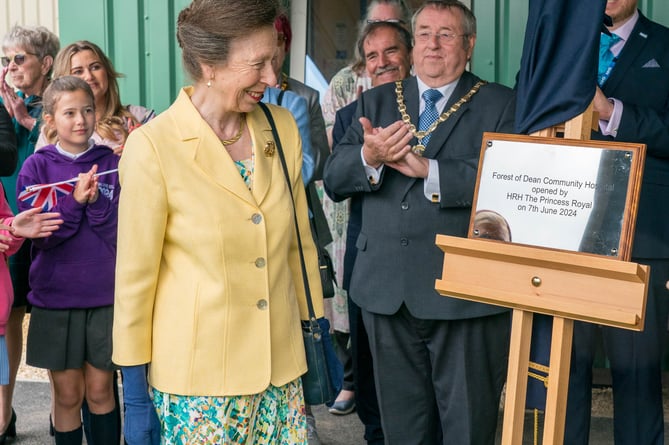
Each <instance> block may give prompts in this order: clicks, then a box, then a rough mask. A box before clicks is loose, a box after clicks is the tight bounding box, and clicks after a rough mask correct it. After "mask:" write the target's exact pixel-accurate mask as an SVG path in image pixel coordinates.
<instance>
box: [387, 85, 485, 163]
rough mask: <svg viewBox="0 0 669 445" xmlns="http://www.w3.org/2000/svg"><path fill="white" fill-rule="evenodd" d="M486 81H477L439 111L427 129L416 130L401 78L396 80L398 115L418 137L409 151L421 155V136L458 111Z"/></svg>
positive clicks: (422, 146)
mask: <svg viewBox="0 0 669 445" xmlns="http://www.w3.org/2000/svg"><path fill="white" fill-rule="evenodd" d="M486 83H488V82H486V81H485V80H480V81H478V82H477V83H476V85H474V86H473V87H472V89H471V90H469V91H468V92H467V94H465V95H464V96H462V97H461V98H460V100H459V101H457V102H456V103H454V104H453V106H452V107H451V108H449V109H448V110H447V111H444V112H443V113H441V116H439V118H438V119H437V120H436V121H434V122H432V125H430V127H429V128H428V129H427V130H425V131H418V130H416V126H415V125H414V124H412V123H411V117H409V115H408V114H407V107H406V105H405V103H404V94H403V93H402V81H401V80H398V81H396V82H395V94H396V95H397V108H398V110H399V112H400V115H402V121H403V122H404V123H406V124H409V131H411V133H412V134H413V135H414V136H416V138H417V139H418V144H417V145H414V146H413V147H411V151H413V152H414V153H415V154H417V155H418V156H423V152H424V151H425V145H423V138H425V136H427V135H428V134H430V133H432V132H433V131H434V130H436V129H437V126H438V125H439V124H440V123H442V122H444V121H445V120H446V119H448V118H449V117H451V115H452V114H453V113H455V112H456V111H458V110H459V109H460V107H461V106H462V104H464V103H465V102H467V101H469V99H471V98H472V96H473V95H474V94H476V93H477V92H478V90H479V88H481V87H482V86H483V85H485V84H486Z"/></svg>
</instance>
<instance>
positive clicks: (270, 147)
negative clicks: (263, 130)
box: [263, 141, 276, 158]
mask: <svg viewBox="0 0 669 445" xmlns="http://www.w3.org/2000/svg"><path fill="white" fill-rule="evenodd" d="M274 150H276V144H275V143H274V141H267V142H266V143H265V149H264V150H263V151H264V152H265V157H268V158H271V157H272V156H274Z"/></svg>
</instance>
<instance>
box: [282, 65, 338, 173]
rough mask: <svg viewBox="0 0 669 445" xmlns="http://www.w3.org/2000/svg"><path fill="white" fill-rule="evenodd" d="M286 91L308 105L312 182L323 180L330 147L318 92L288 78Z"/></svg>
mask: <svg viewBox="0 0 669 445" xmlns="http://www.w3.org/2000/svg"><path fill="white" fill-rule="evenodd" d="M286 82H287V83H288V90H290V91H292V92H293V93H295V94H298V95H300V96H302V97H304V98H305V99H307V103H308V105H309V128H310V129H311V146H312V147H313V149H314V156H315V159H314V164H315V168H314V176H313V178H312V181H318V180H321V179H323V168H324V167H325V160H326V159H327V157H328V156H329V155H330V145H329V144H328V137H327V134H326V133H325V120H324V119H323V110H321V101H320V98H319V94H318V91H316V90H315V89H313V88H311V87H310V86H307V85H305V84H303V83H302V82H300V81H299V80H296V79H293V78H292V77H288V78H287V79H286Z"/></svg>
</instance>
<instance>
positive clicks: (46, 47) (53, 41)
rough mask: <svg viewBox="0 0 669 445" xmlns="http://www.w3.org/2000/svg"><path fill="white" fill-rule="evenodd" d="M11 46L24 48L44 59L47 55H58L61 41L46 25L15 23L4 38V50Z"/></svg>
mask: <svg viewBox="0 0 669 445" xmlns="http://www.w3.org/2000/svg"><path fill="white" fill-rule="evenodd" d="M10 48H22V49H24V50H26V51H28V52H29V53H31V54H35V55H37V57H39V59H40V60H42V59H44V57H46V56H51V57H53V58H55V57H56V54H58V49H60V41H59V40H58V36H56V34H54V33H52V32H51V31H49V30H48V29H47V28H45V27H44V26H19V25H14V26H13V27H12V29H10V30H9V32H8V33H7V34H6V35H5V37H4V39H3V40H2V51H3V52H6V51H7V50H8V49H10Z"/></svg>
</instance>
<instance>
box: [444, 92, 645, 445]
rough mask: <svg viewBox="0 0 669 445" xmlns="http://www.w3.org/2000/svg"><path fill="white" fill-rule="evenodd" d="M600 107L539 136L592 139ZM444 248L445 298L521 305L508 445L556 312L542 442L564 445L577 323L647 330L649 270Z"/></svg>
mask: <svg viewBox="0 0 669 445" xmlns="http://www.w3.org/2000/svg"><path fill="white" fill-rule="evenodd" d="M593 124H594V125H597V115H596V113H595V112H593V109H592V104H591V105H590V107H589V108H588V109H587V110H586V111H585V112H584V113H582V114H581V115H579V116H577V117H575V118H573V119H571V120H569V121H567V122H565V123H564V124H563V125H560V126H556V127H551V128H548V129H545V130H542V131H539V132H537V133H535V134H533V136H543V137H556V136H557V134H558V133H563V134H564V137H565V138H569V139H580V140H588V139H590V129H591V128H592V126H593ZM436 243H437V245H438V246H439V247H440V248H441V249H442V250H443V251H444V253H445V255H444V265H443V271H442V279H441V280H437V281H436V284H435V288H436V289H437V291H438V292H439V293H441V294H442V295H448V296H453V297H457V298H462V299H466V300H471V301H477V302H483V303H489V304H494V305H498V306H504V307H509V308H512V309H513V319H512V325H511V343H510V348H509V366H508V373H507V382H506V399H505V403H504V422H503V432H502V444H503V445H521V444H522V440H523V424H524V421H525V398H526V393H527V374H528V368H529V363H530V360H529V359H530V342H531V337H532V321H533V316H534V313H541V314H546V315H550V316H553V331H552V337H551V338H552V339H551V351H550V361H549V377H548V391H547V395H546V411H545V418H544V433H543V440H542V443H543V444H544V445H549V444H555V445H557V444H562V443H563V441H564V425H565V414H566V407H567V390H568V383H569V366H570V361H571V349H572V335H573V330H574V320H580V321H585V322H590V323H597V324H601V325H607V326H614V327H619V328H624V329H631V330H642V329H643V324H644V317H645V308H646V294H647V287H648V277H649V268H648V266H644V265H639V264H635V263H631V262H624V261H619V260H615V259H611V258H605V257H598V256H587V255H583V254H580V253H571V252H561V251H553V250H547V249H542V248H536V247H528V246H520V245H514V244H507V243H498V242H490V241H486V240H480V239H467V238H457V237H450V236H444V235H437V240H436Z"/></svg>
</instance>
